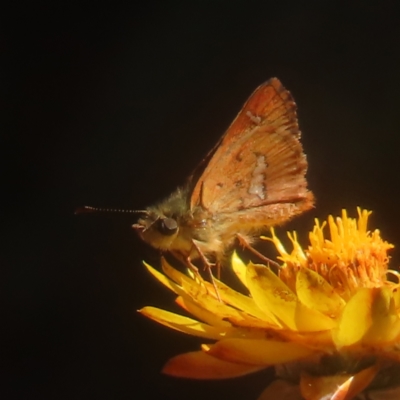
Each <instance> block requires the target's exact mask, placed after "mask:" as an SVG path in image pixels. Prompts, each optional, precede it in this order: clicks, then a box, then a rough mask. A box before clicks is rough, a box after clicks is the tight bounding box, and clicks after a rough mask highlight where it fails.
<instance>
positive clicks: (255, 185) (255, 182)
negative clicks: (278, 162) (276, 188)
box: [248, 155, 267, 200]
mask: <svg viewBox="0 0 400 400" xmlns="http://www.w3.org/2000/svg"><path fill="white" fill-rule="evenodd" d="M266 169H267V164H266V162H265V156H263V155H260V156H258V157H257V163H256V167H255V168H254V170H253V172H252V174H251V175H252V179H251V181H250V187H249V190H248V192H249V194H255V195H257V196H258V197H259V198H260V199H261V200H264V199H265V188H264V184H263V182H264V180H265V171H266Z"/></svg>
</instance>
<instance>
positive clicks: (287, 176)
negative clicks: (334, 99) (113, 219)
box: [133, 78, 314, 265]
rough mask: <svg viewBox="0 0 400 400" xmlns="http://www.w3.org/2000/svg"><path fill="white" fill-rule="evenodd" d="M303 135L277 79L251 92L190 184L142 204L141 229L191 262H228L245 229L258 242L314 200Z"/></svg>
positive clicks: (138, 228) (161, 246) (154, 241)
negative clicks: (153, 202)
mask: <svg viewBox="0 0 400 400" xmlns="http://www.w3.org/2000/svg"><path fill="white" fill-rule="evenodd" d="M299 139H300V131H299V127H298V122H297V117H296V104H295V102H294V100H293V98H292V96H291V94H290V93H289V92H288V91H287V90H286V89H285V88H284V87H283V86H282V84H281V83H280V81H279V80H278V79H277V78H272V79H270V80H268V81H267V82H265V83H264V84H262V85H261V86H259V87H258V88H257V89H256V90H255V91H254V93H253V94H252V95H251V96H250V98H249V99H248V100H247V102H246V104H245V105H244V106H243V108H242V110H241V111H240V112H239V114H238V116H237V117H236V119H235V120H234V121H233V123H232V124H231V126H230V127H229V128H228V130H227V131H226V132H225V134H224V135H223V136H222V138H221V139H220V141H219V142H218V143H217V145H216V146H215V147H214V148H213V149H212V150H211V151H210V153H209V154H208V155H207V157H206V158H205V160H204V161H203V162H202V163H201V164H200V166H199V167H198V168H197V169H196V171H195V173H194V174H193V175H192V176H191V177H190V178H189V180H188V183H187V184H186V186H184V187H183V188H178V189H177V190H176V191H175V192H174V193H172V194H171V195H170V196H169V197H168V198H167V199H165V200H164V201H162V202H160V203H158V204H156V205H154V206H152V207H148V208H147V209H146V210H144V211H140V212H141V213H142V217H141V218H140V219H139V220H138V223H137V224H134V225H133V228H134V229H135V230H136V231H137V232H138V234H139V235H140V237H141V238H142V239H143V240H144V241H145V242H147V243H149V244H150V245H151V246H153V247H155V248H158V249H160V250H162V251H168V252H171V253H173V254H175V255H176V256H178V257H179V258H180V259H183V260H186V261H188V262H189V263H190V262H191V260H193V259H195V258H199V257H200V258H202V259H203V261H204V262H206V263H208V262H209V261H210V260H213V261H217V262H220V261H221V260H223V258H224V256H225V255H226V253H227V250H228V249H229V248H231V247H232V245H233V244H234V241H235V238H236V237H237V236H238V235H240V237H241V238H242V240H245V241H246V242H247V243H251V242H252V240H253V239H254V237H256V236H257V235H259V234H260V233H261V232H262V231H265V230H267V229H268V228H270V227H272V226H274V225H279V224H282V223H284V222H286V221H288V220H289V219H291V218H292V217H294V216H296V215H298V214H301V213H302V212H304V211H306V210H308V209H310V208H312V207H313V204H314V197H313V194H312V193H311V192H310V191H309V190H308V189H307V181H306V178H305V174H306V171H307V160H306V156H305V154H304V153H303V147H302V145H301V143H300V140H299ZM208 265H209V264H208Z"/></svg>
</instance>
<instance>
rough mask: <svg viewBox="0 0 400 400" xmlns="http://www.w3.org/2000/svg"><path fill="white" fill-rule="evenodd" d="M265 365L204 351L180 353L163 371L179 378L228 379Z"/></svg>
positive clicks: (255, 370) (249, 372) (259, 368)
mask: <svg viewBox="0 0 400 400" xmlns="http://www.w3.org/2000/svg"><path fill="white" fill-rule="evenodd" d="M264 368H265V367H260V366H255V365H248V364H237V363H231V362H228V361H224V360H220V359H218V358H215V357H212V356H210V355H208V354H206V353H204V352H202V351H194V352H191V353H185V354H180V355H179V356H176V357H173V358H171V359H170V360H169V361H168V362H167V364H165V366H164V368H163V370H162V372H163V373H164V374H167V375H172V376H176V377H178V378H190V379H227V378H237V377H239V376H243V375H247V374H251V373H253V372H257V371H260V370H262V369H264Z"/></svg>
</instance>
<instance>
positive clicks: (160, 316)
mask: <svg viewBox="0 0 400 400" xmlns="http://www.w3.org/2000/svg"><path fill="white" fill-rule="evenodd" d="M139 312H140V313H141V314H143V315H145V316H146V317H148V318H151V319H152V320H154V321H156V322H158V323H159V324H162V325H165V326H168V327H169V328H172V329H175V330H177V331H179V332H183V333H187V334H189V335H193V336H199V337H202V338H207V339H214V340H218V339H221V338H224V337H226V335H227V334H228V333H229V332H231V331H234V329H235V328H223V327H214V326H210V325H207V324H203V323H201V322H199V321H196V320H194V319H191V318H188V317H184V316H182V315H178V314H174V313H171V312H169V311H165V310H161V309H160V308H155V307H144V308H142V309H141V310H139Z"/></svg>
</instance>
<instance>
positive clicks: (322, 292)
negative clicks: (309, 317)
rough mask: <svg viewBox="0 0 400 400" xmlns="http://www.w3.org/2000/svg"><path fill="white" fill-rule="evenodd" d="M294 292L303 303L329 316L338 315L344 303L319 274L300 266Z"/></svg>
mask: <svg viewBox="0 0 400 400" xmlns="http://www.w3.org/2000/svg"><path fill="white" fill-rule="evenodd" d="M296 293H297V297H298V298H299V300H300V301H301V302H302V303H303V304H304V305H306V306H307V307H309V308H313V309H314V310H317V311H319V312H321V313H323V314H325V315H328V316H330V317H335V316H337V315H339V314H340V312H341V311H342V309H343V307H344V306H345V305H346V302H345V301H344V300H343V299H342V298H341V297H340V296H339V295H338V294H337V292H335V290H334V288H333V287H332V286H331V285H330V284H329V283H328V282H327V281H326V280H325V279H324V278H323V277H322V276H321V275H319V274H318V273H317V272H315V271H312V270H311V269H308V268H301V269H300V270H299V272H298V273H297V277H296Z"/></svg>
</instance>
